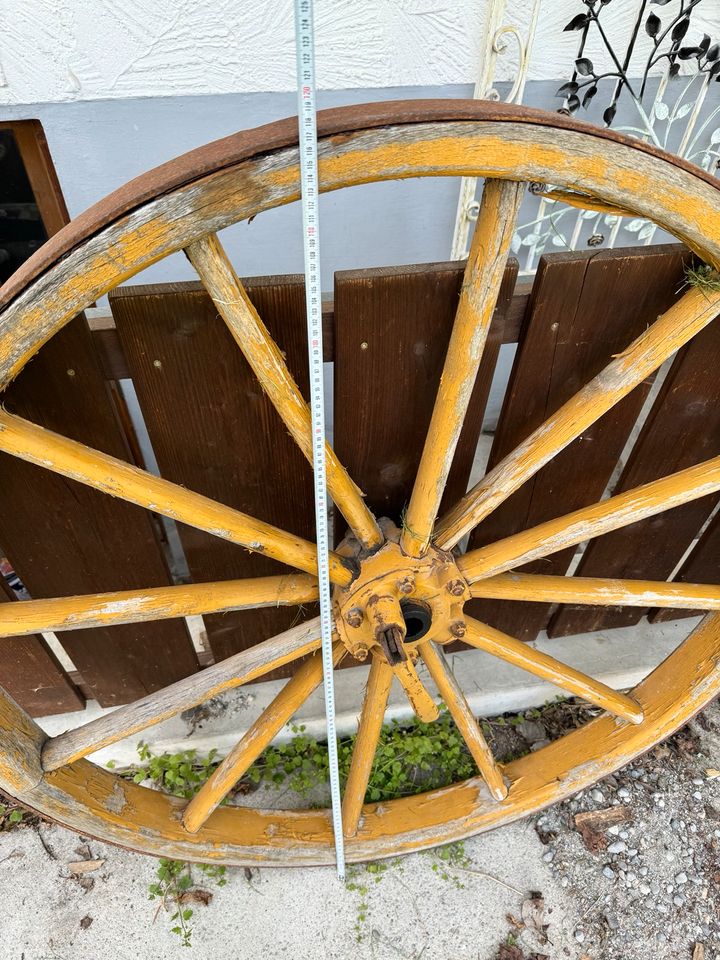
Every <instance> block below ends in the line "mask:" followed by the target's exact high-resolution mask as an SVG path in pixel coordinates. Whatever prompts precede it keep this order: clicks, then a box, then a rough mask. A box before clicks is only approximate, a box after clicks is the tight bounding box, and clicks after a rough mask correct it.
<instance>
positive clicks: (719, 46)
mask: <svg viewBox="0 0 720 960" xmlns="http://www.w3.org/2000/svg"><path fill="white" fill-rule="evenodd" d="M718 57H720V43H714V44H713V45H712V46H711V47H710V49H709V50H708V52H707V58H706V59H708V60H717V59H718Z"/></svg>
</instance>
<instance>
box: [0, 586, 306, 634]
mask: <svg viewBox="0 0 720 960" xmlns="http://www.w3.org/2000/svg"><path fill="white" fill-rule="evenodd" d="M317 598H318V586H317V580H316V579H315V578H314V577H309V576H305V575H303V574H288V575H287V576H280V577H254V578H251V579H247V580H221V581H219V582H216V583H190V584H187V585H182V586H176V587H153V588H151V589H146V590H118V591H115V592H113V593H91V594H87V595H86V596H81V597H58V598H57V599H53V600H28V601H26V602H24V603H13V604H5V603H4V604H2V605H0V637H18V636H25V635H27V634H32V633H48V632H52V633H56V632H58V631H62V630H79V629H84V628H88V627H111V626H116V625H117V624H121V623H144V622H146V621H148V620H167V619H171V618H172V617H189V616H195V615H197V614H204V613H229V612H230V611H231V610H254V609H256V608H257V607H275V606H288V605H289V604H299V603H311V602H312V601H313V600H317Z"/></svg>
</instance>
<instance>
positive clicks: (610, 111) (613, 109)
mask: <svg viewBox="0 0 720 960" xmlns="http://www.w3.org/2000/svg"><path fill="white" fill-rule="evenodd" d="M616 113H617V106H616V105H615V104H614V103H611V104H610V106H609V107H608V108H607V110H606V111H605V113H603V120H604V122H605V124H606V125H607V126H608V127H609V126H610V124H611V123H612V122H613V120H614V119H615V114H616Z"/></svg>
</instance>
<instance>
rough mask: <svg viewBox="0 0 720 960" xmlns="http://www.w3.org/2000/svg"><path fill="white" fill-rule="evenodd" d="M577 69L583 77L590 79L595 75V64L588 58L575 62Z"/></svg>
mask: <svg viewBox="0 0 720 960" xmlns="http://www.w3.org/2000/svg"><path fill="white" fill-rule="evenodd" d="M575 69H576V70H577V72H578V73H579V74H580V75H581V76H582V77H590V76H592V74H593V62H592V60H588V58H587V57H580V58H579V59H578V60H576V61H575Z"/></svg>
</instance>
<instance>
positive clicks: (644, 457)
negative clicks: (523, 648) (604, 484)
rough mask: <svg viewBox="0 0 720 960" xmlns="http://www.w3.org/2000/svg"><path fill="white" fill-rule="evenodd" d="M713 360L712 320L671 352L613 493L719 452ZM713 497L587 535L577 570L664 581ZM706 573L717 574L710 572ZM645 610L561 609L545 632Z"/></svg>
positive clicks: (609, 621)
mask: <svg viewBox="0 0 720 960" xmlns="http://www.w3.org/2000/svg"><path fill="white" fill-rule="evenodd" d="M719 312H720V311H719ZM719 363H720V325H718V323H717V322H715V323H711V324H710V325H709V326H708V327H706V328H705V330H703V331H702V332H701V333H699V334H698V335H697V336H696V337H695V339H694V340H693V341H692V342H691V343H689V344H687V346H686V347H684V348H683V349H682V350H680V351H679V353H678V355H677V356H676V357H675V359H674V361H673V363H672V366H671V367H670V370H669V371H668V374H667V377H666V379H665V381H664V383H663V385H662V388H661V390H660V393H659V394H658V397H657V399H656V401H655V403H654V404H653V408H652V410H651V411H650V414H649V416H648V418H647V420H646V421H645V423H644V425H643V429H642V431H641V433H640V436H639V437H638V439H637V441H636V443H635V446H634V447H633V449H632V452H631V454H630V457H629V458H628V462H627V464H626V465H625V469H624V470H623V472H622V474H621V476H620V478H619V480H618V483H617V485H616V487H615V492H617V493H620V492H621V491H623V490H628V489H630V488H632V487H637V486H639V485H640V484H643V483H648V482H649V481H651V480H654V479H656V478H657V477H663V476H666V475H667V474H669V473H673V472H674V471H677V470H682V469H683V468H685V467H689V466H692V465H693V464H696V463H700V462H701V461H703V460H707V459H709V458H710V457H714V456H718V455H720V379H719V378H718V364H719ZM715 503H717V498H716V497H709V498H706V499H702V500H694V501H693V502H692V503H688V504H686V505H685V506H683V507H681V508H678V509H677V510H672V511H670V512H668V513H659V514H657V515H656V516H653V517H651V518H649V519H647V520H645V521H641V522H639V523H633V524H631V525H630V526H627V527H624V528H622V529H621V530H616V531H615V532H614V533H612V534H609V535H607V536H604V537H600V538H596V539H594V540H593V541H591V543H590V544H589V545H588V548H587V550H586V551H585V553H584V554H583V557H582V560H581V561H580V565H579V567H578V570H577V573H578V575H580V576H588V577H598V576H602V577H625V578H627V579H631V580H632V579H636V578H638V577H645V578H648V579H652V580H665V579H667V578H668V577H669V576H670V575H671V573H672V572H673V570H674V569H675V567H676V566H677V564H678V563H679V562H680V560H681V559H682V557H683V555H684V553H685V552H686V550H687V549H688V547H689V546H690V544H691V543H692V542H693V540H694V539H695V538H696V537H697V535H698V532H699V530H700V528H701V527H702V525H703V523H704V522H705V520H706V519H707V518H708V516H709V515H710V512H711V510H712V508H713V506H714V505H715ZM709 579H710V580H711V581H712V580H713V579H715V580H717V572H716V573H715V574H714V575H711V576H710V577H709ZM644 613H646V610H644V609H643V608H642V607H632V608H618V607H608V608H605V609H597V608H595V609H583V610H577V609H573V607H564V608H563V609H561V610H559V611H558V612H557V614H556V615H555V616H554V617H553V620H552V623H551V624H550V628H549V633H550V635H551V636H566V635H568V634H574V633H583V632H585V631H588V630H608V629H613V628H614V627H624V626H630V625H631V624H634V623H637V622H638V620H639V619H640V618H641V617H642V616H643V614H644Z"/></svg>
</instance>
